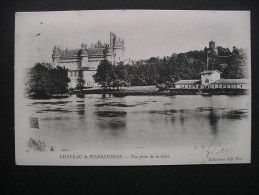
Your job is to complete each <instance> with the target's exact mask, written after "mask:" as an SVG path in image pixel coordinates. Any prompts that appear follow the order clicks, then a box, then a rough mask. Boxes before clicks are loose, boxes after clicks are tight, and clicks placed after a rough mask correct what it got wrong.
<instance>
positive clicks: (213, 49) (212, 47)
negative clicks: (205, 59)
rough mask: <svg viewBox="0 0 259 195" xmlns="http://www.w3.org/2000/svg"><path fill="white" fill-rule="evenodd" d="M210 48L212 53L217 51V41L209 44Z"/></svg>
mask: <svg viewBox="0 0 259 195" xmlns="http://www.w3.org/2000/svg"><path fill="white" fill-rule="evenodd" d="M209 48H210V49H211V50H212V51H215V49H216V44H215V41H213V40H211V41H210V42H209Z"/></svg>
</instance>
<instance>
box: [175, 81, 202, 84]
mask: <svg viewBox="0 0 259 195" xmlns="http://www.w3.org/2000/svg"><path fill="white" fill-rule="evenodd" d="M174 84H175V85H193V84H200V80H180V81H177V82H176V83H174Z"/></svg>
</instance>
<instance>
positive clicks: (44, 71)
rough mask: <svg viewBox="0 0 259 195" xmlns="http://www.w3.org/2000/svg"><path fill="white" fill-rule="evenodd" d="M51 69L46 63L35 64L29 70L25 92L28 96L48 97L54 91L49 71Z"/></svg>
mask: <svg viewBox="0 0 259 195" xmlns="http://www.w3.org/2000/svg"><path fill="white" fill-rule="evenodd" d="M52 69H53V67H52V66H51V65H50V64H46V63H42V64H41V63H36V64H35V66H34V67H32V68H30V69H29V72H28V82H27V90H28V93H29V94H34V95H35V96H38V97H44V96H50V95H52V94H53V93H54V91H55V86H54V82H53V80H52V75H51V70H52Z"/></svg>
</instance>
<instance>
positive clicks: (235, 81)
mask: <svg viewBox="0 0 259 195" xmlns="http://www.w3.org/2000/svg"><path fill="white" fill-rule="evenodd" d="M247 83H248V79H219V80H216V81H215V82H213V83H212V84H247Z"/></svg>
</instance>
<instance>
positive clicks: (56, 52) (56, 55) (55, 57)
mask: <svg viewBox="0 0 259 195" xmlns="http://www.w3.org/2000/svg"><path fill="white" fill-rule="evenodd" d="M59 59H60V49H59V48H58V47H56V46H55V47H54V49H53V54H52V60H53V65H54V66H58V65H59Z"/></svg>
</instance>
